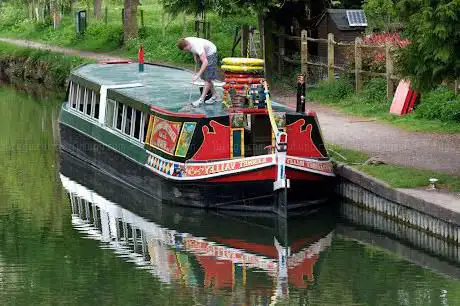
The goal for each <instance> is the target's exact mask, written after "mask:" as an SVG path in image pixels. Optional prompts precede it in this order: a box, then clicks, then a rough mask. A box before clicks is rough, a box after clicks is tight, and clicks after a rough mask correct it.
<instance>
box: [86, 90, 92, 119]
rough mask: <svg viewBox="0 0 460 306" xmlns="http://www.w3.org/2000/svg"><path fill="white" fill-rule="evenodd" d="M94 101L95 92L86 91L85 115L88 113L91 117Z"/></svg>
mask: <svg viewBox="0 0 460 306" xmlns="http://www.w3.org/2000/svg"><path fill="white" fill-rule="evenodd" d="M92 101H93V91H92V90H86V95H85V102H86V105H85V113H86V114H87V115H88V116H91V107H92V105H93V103H92Z"/></svg>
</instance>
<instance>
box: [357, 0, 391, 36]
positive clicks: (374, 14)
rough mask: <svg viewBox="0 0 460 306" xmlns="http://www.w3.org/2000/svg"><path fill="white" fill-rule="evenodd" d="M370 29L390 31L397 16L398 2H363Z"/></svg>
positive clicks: (379, 0) (384, 0)
mask: <svg viewBox="0 0 460 306" xmlns="http://www.w3.org/2000/svg"><path fill="white" fill-rule="evenodd" d="M363 9H364V11H365V12H366V16H367V20H368V23H369V29H370V30H371V31H372V30H376V29H377V30H380V31H385V32H388V31H389V30H390V26H391V23H392V22H394V21H395V20H396V19H397V18H396V16H397V15H396V4H395V3H394V2H393V0H366V1H365V2H364V4H363Z"/></svg>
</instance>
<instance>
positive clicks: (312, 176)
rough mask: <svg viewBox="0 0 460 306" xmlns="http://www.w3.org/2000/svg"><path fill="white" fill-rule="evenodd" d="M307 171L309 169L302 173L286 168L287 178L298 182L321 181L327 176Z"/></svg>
mask: <svg viewBox="0 0 460 306" xmlns="http://www.w3.org/2000/svg"><path fill="white" fill-rule="evenodd" d="M307 171H308V169H305V170H304V171H302V170H296V169H290V168H287V167H286V176H287V178H288V179H290V180H296V181H321V180H323V179H324V178H325V175H321V174H317V173H311V172H307Z"/></svg>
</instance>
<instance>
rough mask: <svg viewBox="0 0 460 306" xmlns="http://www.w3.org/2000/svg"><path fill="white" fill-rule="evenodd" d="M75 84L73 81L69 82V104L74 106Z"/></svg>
mask: <svg viewBox="0 0 460 306" xmlns="http://www.w3.org/2000/svg"><path fill="white" fill-rule="evenodd" d="M74 86H75V84H74V83H73V82H70V84H69V99H68V100H69V106H70V107H73V108H75V90H74Z"/></svg>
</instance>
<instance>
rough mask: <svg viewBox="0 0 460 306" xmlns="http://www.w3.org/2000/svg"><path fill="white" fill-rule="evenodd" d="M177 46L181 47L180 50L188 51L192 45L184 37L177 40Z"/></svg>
mask: <svg viewBox="0 0 460 306" xmlns="http://www.w3.org/2000/svg"><path fill="white" fill-rule="evenodd" d="M177 48H179V49H181V50H182V51H190V49H191V48H192V46H191V45H190V43H189V42H188V41H187V40H186V39H185V38H181V39H179V40H178V41H177Z"/></svg>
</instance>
